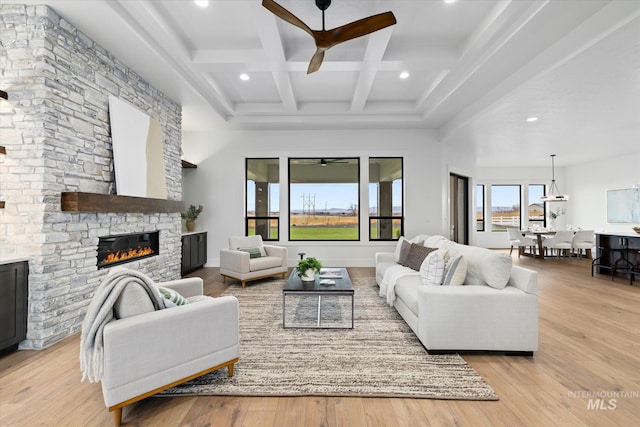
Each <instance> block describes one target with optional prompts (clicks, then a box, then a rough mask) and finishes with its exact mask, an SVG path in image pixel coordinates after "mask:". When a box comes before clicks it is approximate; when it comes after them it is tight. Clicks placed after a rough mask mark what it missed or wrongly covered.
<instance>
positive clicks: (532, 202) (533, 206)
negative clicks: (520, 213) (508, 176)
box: [527, 184, 546, 228]
mask: <svg viewBox="0 0 640 427" xmlns="http://www.w3.org/2000/svg"><path fill="white" fill-rule="evenodd" d="M528 189H529V219H528V221H529V222H528V224H527V227H528V228H534V227H535V226H538V227H540V228H544V227H545V225H546V221H545V216H544V202H541V201H540V197H543V196H544V195H545V193H544V184H529V188H528Z"/></svg>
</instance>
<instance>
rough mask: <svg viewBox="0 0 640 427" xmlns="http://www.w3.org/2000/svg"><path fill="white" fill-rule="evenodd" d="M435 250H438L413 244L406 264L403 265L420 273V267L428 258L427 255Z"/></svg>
mask: <svg viewBox="0 0 640 427" xmlns="http://www.w3.org/2000/svg"><path fill="white" fill-rule="evenodd" d="M435 250H436V249H435V248H429V247H426V246H422V245H417V244H415V243H412V244H411V247H410V249H409V254H408V255H407V258H406V260H405V262H404V263H401V264H402V265H404V266H405V267H409V268H411V269H413V270H415V271H419V270H420V266H421V265H422V262H423V261H424V259H425V258H426V257H427V255H429V254H430V253H431V252H433V251H435Z"/></svg>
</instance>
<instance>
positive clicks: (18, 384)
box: [0, 253, 640, 427]
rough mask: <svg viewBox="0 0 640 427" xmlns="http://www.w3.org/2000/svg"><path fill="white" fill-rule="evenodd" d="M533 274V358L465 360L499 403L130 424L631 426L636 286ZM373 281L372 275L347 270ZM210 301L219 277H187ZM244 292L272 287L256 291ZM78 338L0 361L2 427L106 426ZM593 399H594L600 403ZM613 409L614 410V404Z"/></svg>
mask: <svg viewBox="0 0 640 427" xmlns="http://www.w3.org/2000/svg"><path fill="white" fill-rule="evenodd" d="M513 259H514V263H515V264H520V265H523V266H525V267H529V268H533V269H535V270H537V271H538V272H539V326H540V350H539V351H538V352H536V353H535V355H534V356H533V357H531V358H526V357H514V356H504V355H502V354H499V353H498V354H493V353H473V354H463V357H464V359H465V360H466V361H467V362H468V363H469V364H470V365H471V366H473V367H474V368H475V369H476V370H477V371H478V372H479V373H480V375H482V377H483V378H484V379H485V380H486V381H487V382H488V383H489V384H490V385H491V386H492V387H493V389H494V390H495V391H496V393H497V394H498V396H499V397H500V400H499V401H496V402H469V401H454V400H451V401H446V400H428V399H399V398H389V399H383V398H344V397H272V398H267V397H233V396H221V397H216V396H211V397H177V398H149V399H146V400H144V401H142V402H139V403H137V404H134V405H131V406H129V407H126V408H124V412H123V425H125V426H126V425H136V426H278V427H281V426H349V427H354V426H368V427H373V426H385V427H386V426H403V427H404V426H452V425H456V426H634V425H640V282H636V286H629V284H628V280H626V279H623V278H618V279H616V280H615V281H611V279H610V277H609V276H602V275H599V276H596V277H594V278H592V277H591V275H590V262H589V260H586V259H581V260H575V259H574V260H571V261H568V260H555V259H551V260H549V259H547V260H540V259H535V258H529V257H522V258H520V259H518V258H517V255H516V254H515V253H514V255H513ZM349 272H350V274H351V275H352V277H358V276H361V277H367V276H368V277H372V276H373V269H372V268H350V269H349ZM194 275H198V276H201V277H203V278H204V280H205V292H206V293H207V294H209V295H213V296H216V295H219V294H220V293H222V292H224V290H225V289H226V288H227V287H228V286H239V285H238V284H235V283H232V284H230V283H229V281H227V284H226V285H225V284H223V283H222V281H221V280H220V276H219V274H218V269H217V268H207V269H202V270H199V271H198V272H196V273H195V274H194ZM248 286H269V281H268V280H264V281H258V282H253V283H251V284H249V285H248ZM78 348H79V336H78V335H76V336H72V337H69V338H67V339H65V340H64V341H62V342H60V343H58V344H56V345H54V346H52V347H50V348H48V349H46V350H42V351H18V352H15V353H12V354H10V355H7V356H4V357H2V358H0V426H36V425H38V426H110V425H113V418H112V414H111V413H109V412H108V411H107V409H106V408H105V407H104V403H103V401H102V392H101V389H100V385H99V384H89V383H87V382H84V383H81V382H80V368H79V362H78ZM601 396H602V397H604V399H603V400H602V401H596V399H597V398H599V397H601ZM611 399H613V400H611Z"/></svg>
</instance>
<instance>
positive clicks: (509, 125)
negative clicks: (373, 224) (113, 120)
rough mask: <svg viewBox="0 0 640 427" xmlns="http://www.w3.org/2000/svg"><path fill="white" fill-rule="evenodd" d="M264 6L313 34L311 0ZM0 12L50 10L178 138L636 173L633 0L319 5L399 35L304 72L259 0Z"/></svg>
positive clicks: (639, 84) (283, 26)
mask: <svg viewBox="0 0 640 427" xmlns="http://www.w3.org/2000/svg"><path fill="white" fill-rule="evenodd" d="M276 1H277V2H278V3H279V4H280V5H282V6H283V7H285V8H286V9H288V10H289V11H290V12H292V13H293V14H294V15H296V16H297V17H298V18H300V19H302V20H303V21H304V22H306V23H307V25H309V26H310V27H311V28H313V29H321V27H322V22H321V13H320V11H319V10H318V9H317V8H316V6H315V4H314V1H313V0H276ZM3 3H5V4H6V3H22V4H24V3H27V4H43V3H44V4H48V5H50V6H51V7H52V8H53V9H54V10H56V11H57V13H58V14H60V15H61V16H62V17H64V18H65V19H67V20H68V21H69V22H71V23H72V24H73V25H74V26H76V27H77V28H79V29H80V30H81V31H82V32H83V33H85V34H86V35H88V36H89V37H91V38H92V39H93V40H95V41H96V42H97V43H99V44H100V45H102V46H104V47H105V48H106V49H108V50H109V51H111V52H112V53H113V54H114V55H115V56H116V57H117V58H119V59H120V60H122V61H123V62H124V63H125V64H127V65H128V66H130V67H131V68H133V69H134V70H135V71H137V72H138V73H139V74H140V75H142V76H143V77H144V78H145V79H146V80H148V81H149V82H150V83H152V84H153V85H154V86H156V87H158V88H159V89H161V90H162V91H163V92H165V93H166V94H167V95H168V96H170V97H171V98H172V99H174V100H175V101H177V102H178V103H180V104H181V105H183V131H185V132H199V131H210V130H215V129H219V128H220V127H225V126H226V127H231V128H239V129H241V128H247V129H317V128H333V129H336V128H430V129H436V130H437V131H438V133H439V135H440V137H441V139H442V140H443V141H444V142H445V143H460V144H474V145H475V146H476V147H477V149H476V151H477V152H478V165H479V166H548V165H549V155H550V154H552V153H555V154H557V155H558V157H557V160H556V164H557V165H558V166H565V165H570V164H576V163H581V162H586V161H591V160H595V159H598V158H602V157H610V156H613V155H620V154H631V155H637V156H638V157H639V162H640V1H632V0H613V1H604V0H552V1H543V0H513V1H509V0H458V1H457V2H455V3H452V4H446V3H445V2H444V1H443V0H393V1H392V0H333V4H332V5H331V7H330V8H329V9H328V10H327V11H326V27H327V28H333V27H336V26H340V25H343V24H346V23H348V22H351V21H354V20H357V19H361V18H364V17H366V16H369V15H373V14H376V13H381V12H385V11H387V10H391V11H392V12H393V13H394V14H395V16H396V19H397V21H398V23H397V24H396V25H394V26H392V27H389V28H386V29H383V30H381V31H378V32H376V33H374V34H371V35H369V36H365V37H361V38H359V39H355V40H352V41H349V42H346V43H343V44H340V45H337V46H335V47H333V48H331V49H330V50H329V51H327V53H326V55H325V59H324V63H323V64H322V67H321V68H320V71H318V72H316V73H313V74H310V75H307V74H306V69H307V65H308V62H309V60H310V59H311V56H312V55H313V53H314V52H315V46H314V43H313V40H312V38H311V37H310V36H309V35H308V34H307V33H305V32H304V31H302V30H301V29H299V28H297V27H294V26H292V25H290V24H288V23H286V22H284V21H282V20H280V19H278V18H276V17H275V16H274V15H273V14H271V12H269V11H268V10H266V9H265V8H264V7H262V6H261V1H260V0H210V2H209V3H210V5H209V6H208V7H207V8H200V7H199V6H196V5H195V4H194V2H193V1H191V0H153V1H151V0H108V1H107V0H49V1H43V0H34V1H31V0H22V1H13V0H3ZM401 71H408V72H409V73H410V77H409V78H408V79H406V80H401V79H399V77H398V75H399V73H400V72H401ZM240 73H247V74H249V76H250V80H249V81H241V80H240V79H239V75H240ZM530 116H536V117H539V120H538V121H537V122H535V123H527V122H526V119H527V118H528V117H530Z"/></svg>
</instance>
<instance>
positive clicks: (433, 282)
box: [420, 250, 445, 286]
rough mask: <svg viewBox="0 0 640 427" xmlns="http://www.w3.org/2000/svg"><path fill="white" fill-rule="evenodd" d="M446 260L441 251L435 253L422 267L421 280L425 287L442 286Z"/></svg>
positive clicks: (426, 259) (428, 256)
mask: <svg viewBox="0 0 640 427" xmlns="http://www.w3.org/2000/svg"><path fill="white" fill-rule="evenodd" d="M444 265H445V264H444V258H443V257H442V253H441V252H440V251H437V250H436V251H433V252H431V253H430V254H429V255H427V257H426V258H425V259H424V262H423V263H422V265H421V266H420V279H421V280H422V284H423V285H428V286H440V285H442V278H443V277H444Z"/></svg>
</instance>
